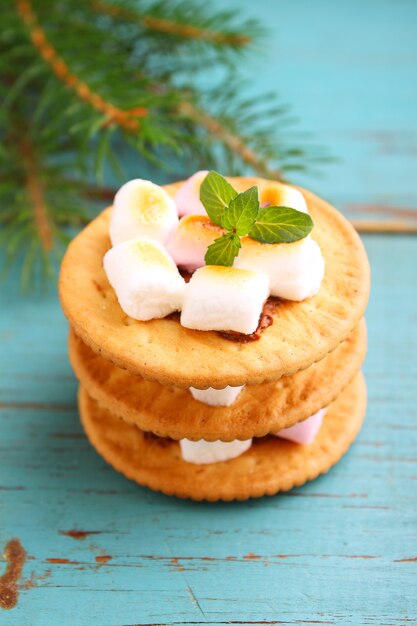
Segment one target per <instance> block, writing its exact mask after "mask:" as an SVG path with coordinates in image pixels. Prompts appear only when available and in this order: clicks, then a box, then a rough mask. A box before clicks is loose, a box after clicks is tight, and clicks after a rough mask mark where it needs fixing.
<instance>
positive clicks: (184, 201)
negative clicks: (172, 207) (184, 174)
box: [175, 170, 208, 215]
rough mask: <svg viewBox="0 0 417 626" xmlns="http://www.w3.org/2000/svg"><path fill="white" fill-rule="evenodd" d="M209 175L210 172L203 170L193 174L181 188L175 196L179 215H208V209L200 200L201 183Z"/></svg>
mask: <svg viewBox="0 0 417 626" xmlns="http://www.w3.org/2000/svg"><path fill="white" fill-rule="evenodd" d="M207 174H208V170H201V171H199V172H196V173H195V174H193V175H192V176H191V177H190V178H189V179H188V180H186V181H185V183H184V184H183V185H182V186H181V187H180V188H179V190H178V191H177V194H176V196H175V204H176V205H177V209H178V215H188V214H190V213H193V214H194V215H207V212H206V209H205V208H204V206H203V203H202V202H201V200H200V187H201V183H202V182H203V180H204V179H205V177H206V176H207Z"/></svg>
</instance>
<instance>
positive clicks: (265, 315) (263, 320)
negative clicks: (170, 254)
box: [165, 266, 280, 343]
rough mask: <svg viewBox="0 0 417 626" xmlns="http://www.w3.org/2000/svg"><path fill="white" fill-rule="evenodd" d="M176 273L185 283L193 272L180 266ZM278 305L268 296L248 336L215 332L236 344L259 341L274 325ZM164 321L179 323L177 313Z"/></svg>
mask: <svg viewBox="0 0 417 626" xmlns="http://www.w3.org/2000/svg"><path fill="white" fill-rule="evenodd" d="M178 271H179V273H180V274H181V276H182V277H183V279H184V280H185V282H186V283H188V282H190V279H191V276H192V275H193V272H189V271H188V270H186V269H184V268H183V267H180V266H179V267H178ZM279 304H280V299H279V298H275V297H274V296H270V297H269V298H268V299H267V300H265V302H264V306H263V308H262V313H261V315H260V317H259V323H258V327H257V329H256V330H255V332H254V333H252V334H250V335H245V334H244V333H237V332H235V331H234V330H227V331H222V330H219V331H216V332H217V334H218V335H220V337H223V339H227V340H228V341H235V342H237V343H249V342H250V341H259V339H260V338H261V334H262V332H263V331H264V330H265V329H266V328H268V326H271V325H272V324H273V323H274V318H273V315H274V313H276V312H277V311H278V307H279ZM165 319H167V320H177V321H179V319H180V314H179V313H178V312H175V313H170V314H169V315H167V316H166V318H165Z"/></svg>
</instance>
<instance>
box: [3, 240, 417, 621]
mask: <svg viewBox="0 0 417 626" xmlns="http://www.w3.org/2000/svg"><path fill="white" fill-rule="evenodd" d="M366 241H367V247H368V251H369V254H370V258H371V263H372V267H373V292H372V298H371V304H370V307H369V310H368V315H367V318H368V325H369V339H370V353H369V357H368V360H367V363H366V368H365V369H366V374H367V379H368V384H369V393H370V406H369V411H368V417H367V422H366V423H365V427H364V430H363V432H362V434H361V437H360V439H359V441H358V442H357V444H356V445H355V446H354V448H353V449H352V451H351V452H350V453H349V455H348V456H347V457H346V458H345V459H344V460H343V461H342V462H341V463H340V464H339V465H338V466H337V467H336V468H334V469H333V470H332V471H331V472H330V473H329V474H328V475H327V476H325V477H322V478H320V479H319V480H317V481H315V482H314V483H311V484H310V485H306V486H305V487H303V488H301V489H298V490H295V491H293V492H290V493H289V494H287V495H284V496H281V497H277V498H271V499H265V500H261V501H254V502H248V503H240V504H219V505H215V506H212V505H207V504H200V505H199V504H193V503H190V502H181V501H177V500H174V499H169V498H166V497H164V496H161V495H158V494H153V493H151V492H148V491H147V490H145V489H141V488H138V487H136V486H135V485H133V484H131V483H129V482H128V481H126V480H125V479H124V478H123V477H121V476H118V475H117V474H116V473H114V472H113V471H112V470H111V469H110V468H109V467H108V466H107V465H106V464H105V463H104V462H103V461H102V460H101V459H100V458H99V457H98V456H97V455H96V454H95V452H94V451H93V450H92V449H91V448H90V446H89V445H88V443H87V442H86V441H85V439H84V437H83V435H82V432H81V428H80V425H79V423H78V419H77V415H76V410H75V407H74V403H75V387H76V386H75V382H74V380H73V378H72V376H71V374H70V372H69V369H68V364H67V361H66V356H65V336H66V324H65V322H64V320H63V318H62V315H61V313H60V311H59V307H58V303H57V302H56V300H55V299H54V297H51V298H50V299H49V300H45V301H39V302H33V303H28V302H27V301H25V300H15V301H14V302H13V303H12V305H11V311H10V315H8V316H7V318H6V317H5V316H3V317H2V321H1V324H2V326H1V332H2V333H3V335H2V336H9V335H8V334H9V333H10V332H11V329H12V328H14V329H16V328H18V329H19V332H18V333H17V335H15V336H14V339H13V340H10V341H8V342H7V343H6V344H5V345H6V346H7V349H6V350H5V351H2V362H1V372H2V376H1V380H0V389H1V399H2V403H3V404H2V406H1V408H0V432H1V439H0V459H1V466H0V502H1V520H2V523H1V528H0V542H1V544H2V545H4V544H5V543H6V542H7V541H8V540H9V539H10V538H12V537H14V536H16V537H18V538H19V539H20V541H21V542H22V544H23V546H24V547H25V549H26V550H27V552H28V555H29V558H28V560H27V562H26V565H25V568H24V572H23V579H22V581H21V590H20V600H19V603H18V606H17V607H16V608H15V609H13V610H12V611H10V612H8V613H7V615H6V617H3V615H5V614H0V620H1V619H6V623H7V624H11V625H12V626H13V625H14V624H19V625H20V624H22V623H23V624H25V623H30V624H34V625H36V626H37V625H38V624H50V623H60V624H61V623H63V624H73V625H77V624H85V623H89V624H92V625H95V624H100V625H101V624H107V623H108V624H136V623H140V624H146V623H161V624H165V623H169V624H175V623H177V624H180V623H189V624H190V623H213V624H220V623H226V622H228V621H234V622H236V623H251V622H252V623H265V622H272V623H274V621H275V622H276V623H289V624H291V623H293V624H294V623H300V622H302V620H307V621H308V620H309V623H340V624H358V623H368V624H405V623H409V622H413V621H415V620H416V618H417V606H416V598H415V594H414V593H413V582H414V581H415V572H416V567H417V561H416V560H415V558H416V556H417V552H416V523H417V516H416V505H417V462H416V461H417V459H416V453H415V450H416V444H417V420H416V415H417V411H416V384H415V383H416V374H417V364H416V360H415V354H416V341H417V340H416V337H415V333H413V332H412V329H413V328H414V325H415V320H416V317H417V302H416V301H415V300H413V299H412V298H410V297H408V294H409V293H410V286H412V285H415V284H416V279H417V269H416V264H415V263H411V262H410V259H412V258H413V254H414V251H415V240H414V239H413V238H412V237H404V238H401V239H399V238H396V237H394V238H392V237H388V236H382V237H380V236H378V237H369V238H368V239H367V240H366ZM393 259H395V263H394V262H393ZM28 318H30V320H31V323H30V324H28V323H26V325H25V324H24V322H25V321H26V320H27V319H28ZM34 329H37V331H36V332H35V330H34ZM10 336H11V335H10ZM42 357H43V360H42ZM22 365H23V371H24V376H23V377H22V378H20V377H19V372H20V371H21V370H20V368H21V367H22ZM48 372H50V373H51V375H49V374H48ZM52 372H53V374H52ZM73 530H79V531H86V532H87V531H94V534H87V535H86V536H85V538H84V539H75V538H73V537H72V536H71V535H70V536H68V535H66V534H63V533H66V532H68V531H73ZM110 592H111V593H110ZM29 616H30V617H29ZM407 620H408V622H407Z"/></svg>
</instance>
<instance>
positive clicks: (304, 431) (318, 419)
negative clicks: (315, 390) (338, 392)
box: [273, 408, 327, 445]
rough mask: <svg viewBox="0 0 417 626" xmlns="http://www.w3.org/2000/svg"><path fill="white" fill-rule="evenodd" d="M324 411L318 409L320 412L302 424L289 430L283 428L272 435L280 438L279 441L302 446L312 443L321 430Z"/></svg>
mask: <svg viewBox="0 0 417 626" xmlns="http://www.w3.org/2000/svg"><path fill="white" fill-rule="evenodd" d="M326 411H327V408H324V409H320V411H317V413H315V414H314V415H312V416H311V417H308V418H307V419H306V420H304V421H303V422H299V423H298V424H295V425H294V426H290V428H284V429H283V430H280V431H279V432H277V433H273V434H274V435H275V436H276V437H281V439H288V440H289V441H294V442H295V443H299V444H303V445H308V444H310V443H313V441H314V439H315V438H316V436H317V433H318V432H319V430H320V428H321V425H322V423H323V417H324V416H325V414H326Z"/></svg>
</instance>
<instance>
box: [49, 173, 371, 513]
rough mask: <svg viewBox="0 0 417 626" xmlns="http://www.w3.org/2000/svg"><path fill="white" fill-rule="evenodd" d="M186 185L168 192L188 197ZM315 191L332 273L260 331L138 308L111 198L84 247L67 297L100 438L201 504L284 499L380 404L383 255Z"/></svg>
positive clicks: (272, 304)
mask: <svg viewBox="0 0 417 626" xmlns="http://www.w3.org/2000/svg"><path fill="white" fill-rule="evenodd" d="M229 180H230V181H232V183H233V185H234V187H235V188H236V189H237V190H238V191H240V192H241V191H244V190H246V189H248V188H250V187H251V186H253V185H255V186H257V187H258V189H259V194H260V197H261V198H262V192H263V190H264V191H265V190H267V189H270V186H271V184H273V185H276V183H270V182H268V181H264V180H262V179H258V178H234V179H229ZM182 185H183V184H182V183H177V184H173V185H168V186H166V187H165V188H164V189H165V191H166V192H167V193H168V194H169V196H171V197H172V198H181V189H182ZM302 195H303V198H304V200H305V202H306V204H307V207H308V212H309V214H310V215H311V217H312V219H313V221H314V229H313V231H312V235H311V236H312V238H313V240H314V241H315V242H317V244H318V245H319V246H320V250H321V253H322V255H323V257H324V261H325V273H324V278H323V280H322V282H321V284H320V287H319V289H318V292H317V293H316V295H314V296H312V297H307V298H304V299H303V300H302V301H296V300H295V299H293V300H289V299H283V298H277V297H275V298H269V299H268V301H267V304H266V307H265V306H264V309H263V314H262V315H261V323H260V325H259V326H258V329H257V330H256V332H254V333H250V334H248V335H244V334H242V333H236V332H235V333H233V332H219V331H218V330H209V331H207V330H199V329H194V328H190V327H187V326H186V324H185V323H181V322H182V318H181V319H180V318H179V316H178V314H175V313H173V314H172V313H171V314H168V315H167V314H166V312H164V315H165V316H164V317H162V315H160V316H159V317H158V318H156V317H154V318H151V319H147V320H146V321H144V320H138V319H134V318H133V317H132V315H131V314H127V313H126V312H125V310H123V308H122V306H121V304H122V303H123V302H122V299H121V297H120V294H119V293H117V289H116V291H115V289H113V287H112V286H111V284H110V282H109V278H108V277H110V273H109V271H108V270H107V274H106V272H105V270H104V268H103V258H104V257H105V255H106V253H107V252H108V250H109V249H110V248H111V243H112V242H113V241H112V242H111V241H110V237H109V228H110V222H111V219H112V209H111V208H110V209H107V210H105V211H104V212H103V213H102V214H101V215H99V216H98V217H97V218H96V219H95V220H94V221H93V222H91V223H90V224H89V225H88V226H87V227H86V228H85V229H84V230H83V231H82V232H81V233H80V234H79V235H78V236H77V237H76V238H75V239H74V240H73V242H72V243H71V244H70V246H69V248H68V251H67V253H66V255H65V258H64V261H63V264H62V268H61V274H60V298H61V303H62V306H63V309H64V312H65V314H66V316H67V318H68V320H69V322H70V325H71V330H70V336H69V354H70V360H71V363H72V366H73V368H74V371H75V374H76V376H77V378H78V379H79V381H80V390H79V408H80V416H81V420H82V423H83V426H84V429H85V431H86V433H87V436H88V438H89V439H90V442H91V443H92V445H93V446H94V447H95V448H96V450H97V451H98V452H99V454H101V456H103V457H104V458H105V460H106V461H108V462H109V463H110V464H111V465H112V466H113V467H114V468H115V469H116V470H118V471H119V472H121V473H123V474H124V475H125V476H126V477H127V478H130V479H132V480H135V481H137V482H138V483H139V484H141V485H145V486H147V487H150V488H151V489H155V490H158V491H162V492H164V493H166V494H169V495H176V496H178V497H188V498H193V499H195V500H203V499H205V500H210V501H214V500H218V499H222V500H233V499H246V498H249V497H259V496H263V495H272V494H275V493H277V492H279V491H285V490H288V489H291V488H292V487H294V486H299V485H301V484H303V483H304V482H306V481H308V480H312V479H314V478H315V477H317V476H318V475H319V474H321V473H324V472H326V471H327V470H328V469H329V468H330V467H331V466H332V465H334V464H335V463H336V462H337V461H338V460H339V459H340V457H341V456H342V455H343V454H344V453H345V452H346V451H347V449H348V447H349V446H350V444H351V443H352V442H353V440H354V439H355V437H356V435H357V433H358V431H359V429H360V427H361V424H362V421H363V419H364V415H365V406H366V388H365V383H364V379H363V376H362V374H361V373H360V368H361V365H362V363H363V360H364V357H365V352H366V329H365V323H364V321H363V320H362V317H363V314H364V311H365V308H366V304H367V300H368V294H369V265H368V261H367V257H366V253H365V251H364V248H363V246H362V243H361V241H360V239H359V237H358V235H357V234H356V232H355V231H354V230H353V228H352V227H351V226H350V224H349V223H348V222H347V221H346V220H345V219H344V218H343V216H342V215H341V214H340V213H338V212H337V211H336V210H335V209H334V208H333V207H331V206H330V205H329V204H328V203H326V202H324V201H323V200H321V199H319V198H318V197H317V196H315V195H313V194H312V193H310V192H308V191H305V190H302ZM265 204H266V203H265ZM113 214H114V211H113ZM183 219H184V218H183ZM180 223H181V222H180ZM171 241H172V235H171ZM113 243H114V242H113ZM158 245H159V244H158ZM175 245H176V246H177V248H178V242H177V243H176V244H175ZM267 245H268V244H267ZM278 245H281V244H278ZM282 245H287V244H282ZM289 245H294V244H289ZM179 247H181V246H179ZM113 249H114V248H113ZM167 249H168V250H170V247H169V246H167ZM172 256H173V257H174V260H175V255H174V252H172ZM177 265H183V264H182V263H178V261H177ZM181 269H183V267H181ZM188 269H189V268H188ZM231 271H244V270H233V269H231ZM189 273H190V274H191V273H192V271H191V272H189ZM122 274H123V272H122ZM182 274H183V275H184V276H185V272H182ZM188 279H189V275H188V276H187V277H186V280H188ZM111 280H112V279H111ZM191 280H192V279H191ZM116 293H117V295H116ZM117 296H119V297H117ZM173 306H174V305H173ZM174 308H175V306H174ZM183 312H184V311H183ZM223 330H224V331H228V330H229V331H230V329H228V328H224V329H223Z"/></svg>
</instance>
